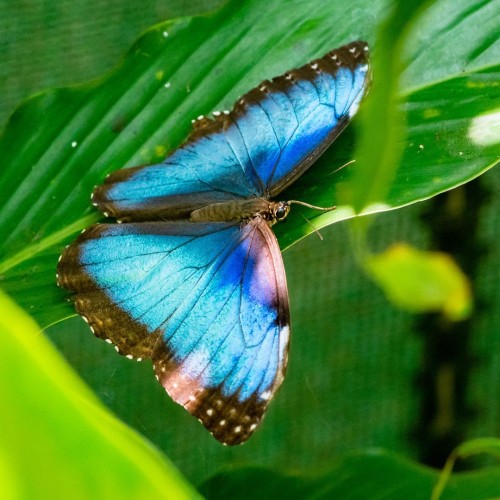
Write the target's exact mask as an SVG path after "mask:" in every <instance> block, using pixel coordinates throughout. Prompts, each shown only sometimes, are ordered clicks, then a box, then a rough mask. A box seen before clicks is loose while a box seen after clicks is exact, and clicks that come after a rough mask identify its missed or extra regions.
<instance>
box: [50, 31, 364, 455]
mask: <svg viewBox="0 0 500 500" xmlns="http://www.w3.org/2000/svg"><path fill="white" fill-rule="evenodd" d="M369 82H370V69H369V62H368V46H367V44H366V43H365V42H361V41H356V42H352V43H350V44H348V45H344V46H343V47H340V48H338V49H336V50H333V51H332V52H329V53H328V54H326V55H325V56H324V57H322V58H320V59H316V60H314V61H312V62H310V63H309V64H306V65H305V66H302V67H300V68H298V69H294V70H291V71H288V72H287V73H285V74H284V75H282V76H279V77H277V78H274V79H272V80H271V81H267V80H266V81H264V82H262V83H261V84H260V85H258V86H257V87H256V88H254V89H253V90H251V91H250V92H248V93H247V94H245V95H244V96H243V97H241V98H240V99H239V100H238V101H237V102H236V104H235V105H234V108H233V109H232V111H229V112H228V111H224V112H223V113H220V112H215V113H213V115H214V116H213V118H206V117H199V118H198V119H197V120H195V121H194V127H193V131H192V133H191V135H190V136H189V138H188V139H187V140H186V142H185V143H184V144H183V145H181V146H180V147H179V148H178V149H176V150H175V151H173V152H172V153H171V154H170V155H169V156H168V157H167V158H166V160H164V162H163V163H160V164H157V165H150V166H141V167H133V168H126V169H122V170H118V171H116V172H113V173H112V174H110V175H109V176H108V177H107V178H106V179H105V181H104V183H103V184H102V185H100V186H98V187H96V188H95V190H94V192H93V194H92V201H93V204H94V205H95V206H96V207H97V208H98V209H99V210H101V211H102V212H103V213H104V215H105V216H106V217H113V218H116V219H117V221H118V222H120V224H112V223H111V224H109V223H102V224H96V225H93V226H91V227H90V228H88V229H86V230H85V231H83V233H82V234H81V235H80V236H79V237H78V238H77V239H76V240H75V241H74V242H73V243H72V244H70V245H69V246H68V247H66V249H65V250H64V251H63V253H62V255H61V257H60V259H59V263H58V270H57V281H58V284H59V285H60V286H62V287H63V288H65V289H67V290H69V291H71V292H73V295H72V300H73V301H74V304H75V307H76V310H77V312H78V313H79V314H80V315H81V316H82V317H83V318H84V319H85V321H86V322H87V323H88V324H89V325H90V328H91V329H92V331H93V332H94V334H95V335H96V336H97V337H99V338H101V339H104V340H106V342H109V343H110V344H113V345H114V346H115V349H116V350H117V351H118V352H119V353H120V354H122V355H124V356H126V357H127V358H130V359H137V360H138V361H139V360H142V359H146V358H149V359H151V360H152V362H153V366H154V371H155V374H156V378H157V379H158V381H159V382H160V384H161V385H162V386H163V387H164V388H165V389H166V391H167V392H168V394H169V395H170V397H171V398H172V399H173V400H174V401H176V402H177V403H179V404H181V405H182V406H184V407H185V408H186V409H187V410H188V411H189V412H190V413H191V414H193V415H194V416H195V417H197V418H198V419H199V420H200V421H201V422H202V423H203V425H204V426H205V427H206V428H207V429H208V430H209V431H210V432H211V433H212V435H213V436H214V437H215V438H216V439H217V440H219V441H220V442H222V443H223V444H228V445H234V444H239V443H243V442H244V441H246V440H247V439H248V438H249V437H250V435H251V434H252V433H253V431H254V430H255V429H256V428H257V426H258V425H259V423H260V422H261V420H262V418H263V416H264V414H265V412H266V409H267V407H268V405H269V402H270V401H271V399H272V398H273V396H274V395H275V393H276V391H277V390H278V388H279V387H280V385H281V383H282V381H283V378H284V376H285V371H286V367H287V359H288V347H289V336H290V313H289V302H288V292H287V285H286V276H285V270H284V266H283V260H282V257H281V252H280V249H279V246H278V242H277V240H276V237H275V236H274V233H273V232H272V230H271V226H272V225H273V224H275V223H276V222H278V221H281V220H283V219H285V218H286V216H287V214H288V212H289V210H290V205H291V203H293V201H292V202H290V201H273V199H274V198H275V197H276V196H277V195H278V194H279V193H280V192H281V191H283V189H285V188H286V187H287V186H289V185H290V184H291V183H293V182H294V181H295V180H296V179H297V178H298V177H299V176H300V175H302V174H303V173H304V171H305V170H306V169H307V168H309V166H310V165H311V164H312V163H313V162H314V161H315V160H316V159H317V158H318V157H319V156H320V155H321V154H322V153H323V152H324V150H325V149H326V148H327V147H328V145H329V144H330V143H331V142H332V141H333V140H334V139H335V138H336V137H337V136H338V135H339V134H340V132H341V131H342V130H343V129H344V128H345V126H346V125H347V123H348V122H349V120H350V119H351V118H352V116H353V115H354V114H355V112H356V110H357V109H358V107H359V104H360V101H361V99H362V98H363V96H364V95H365V93H366V91H367V88H368V86H369Z"/></svg>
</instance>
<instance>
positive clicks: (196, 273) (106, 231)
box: [58, 218, 289, 444]
mask: <svg viewBox="0 0 500 500" xmlns="http://www.w3.org/2000/svg"><path fill="white" fill-rule="evenodd" d="M58 281H59V284H60V285H61V286H63V287H64V288H66V289H69V290H71V291H73V292H74V294H75V295H74V301H75V305H76V308H77V310H78V312H79V313H80V314H81V315H82V316H83V317H84V318H85V319H86V321H87V322H88V323H89V324H90V326H91V328H92V330H93V331H94V333H95V334H96V335H97V336H98V337H101V338H104V339H107V340H108V341H109V342H111V343H113V344H114V345H115V348H116V349H117V350H118V351H119V352H120V353H121V354H123V355H125V356H127V357H130V358H151V359H152V360H153V363H154V367H155V372H156V375H157V377H158V379H159V381H160V383H161V384H162V385H163V386H164V387H165V389H166V390H167V392H168V393H169V394H170V396H171V397H172V398H173V399H174V400H175V401H176V402H178V403H180V404H181V405H183V406H184V407H185V408H186V409H187V410H188V411H189V412H190V413H192V414H193V415H195V416H196V417H197V418H198V419H200V420H201V421H202V423H203V424H204V425H205V427H207V429H208V430H209V431H210V432H211V433H212V434H213V435H214V436H215V437H216V438H217V439H218V440H219V441H221V442H223V443H226V444H238V443H241V442H243V441H245V440H246V439H248V437H249V436H250V435H251V434H252V432H253V430H254V429H255V428H256V427H257V425H258V424H259V422H260V420H261V419H262V416H263V414H264V412H265V410H266V408H267V405H268V403H269V401H270V400H271V398H272V397H273V395H274V393H275V392H276V390H277V389H278V387H279V386H280V384H281V382H282V380H283V376H284V373H285V369H286V364H287V354H288V332H289V327H288V325H289V307H288V294H287V289H286V279H285V272H284V268H283V262H282V258H281V253H280V250H279V247H278V243H277V241H276V238H275V236H274V234H273V233H272V231H271V230H270V228H269V226H268V225H267V223H266V222H264V221H263V220H262V219H260V218H255V219H253V220H251V221H250V222H248V223H247V224H245V225H244V226H243V227H240V224H230V223H212V224H200V223H190V222H171V223H161V222H147V223H146V222H144V223H131V224H114V225H110V224H99V225H96V226H92V227H91V228H89V229H88V230H87V231H85V232H84V233H82V235H81V236H80V237H79V238H78V239H77V240H76V241H75V242H74V243H73V244H72V245H70V246H69V247H67V249H66V250H65V251H64V253H63V255H62V257H61V259H60V262H59V265H58Z"/></svg>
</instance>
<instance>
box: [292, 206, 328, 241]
mask: <svg viewBox="0 0 500 500" xmlns="http://www.w3.org/2000/svg"><path fill="white" fill-rule="evenodd" d="M298 212H299V214H300V216H301V217H303V218H304V220H305V221H306V222H307V223H308V224H309V225H310V226H311V227H312V228H313V231H314V232H315V233H316V234H317V235H318V237H319V239H320V240H321V241H323V236H321V233H320V232H319V229H317V228H316V227H315V226H314V224H313V223H312V222H311V221H310V220H309V219H308V218H307V217H306V216H305V215H304V214H303V213H302V212H300V211H298Z"/></svg>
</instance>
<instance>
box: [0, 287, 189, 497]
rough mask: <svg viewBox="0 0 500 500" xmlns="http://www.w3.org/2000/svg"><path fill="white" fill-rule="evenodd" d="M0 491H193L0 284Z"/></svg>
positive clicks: (35, 494)
mask: <svg viewBox="0 0 500 500" xmlns="http://www.w3.org/2000/svg"><path fill="white" fill-rule="evenodd" d="M0 310H1V311H2V314H1V315H0V336H1V338H2V342H1V343H0V400H1V401H2V411H0V427H1V429H2V432H0V498H5V499H10V498H12V499H14V498H16V499H24V498H26V499H33V498H38V499H43V498H47V499H48V498H51V499H57V498H61V499H62V498H72V499H79V498H81V499H88V498H175V499H181V498H195V497H196V496H197V494H196V492H195V491H194V490H193V489H192V488H191V487H190V486H189V485H188V483H186V482H185V481H184V479H183V478H182V477H181V476H180V474H179V473H178V472H177V471H176V470H175V469H174V467H173V466H172V465H171V464H170V463H168V462H167V461H166V459H164V458H162V457H161V456H160V455H159V453H158V452H157V451H156V450H155V449H153V448H152V446H151V445H150V444H149V443H147V442H145V441H144V440H143V439H142V438H141V437H140V436H138V435H137V434H136V433H135V432H134V431H132V430H131V429H129V428H128V427H126V426H125V425H124V424H123V423H122V422H120V421H119V420H118V419H116V418H115V417H113V416H112V415H111V414H110V413H109V412H108V411H107V410H105V409H104V407H103V406H102V405H101V404H100V403H99V402H98V401H97V400H96V398H95V396H94V395H93V394H92V393H91V392H90V391H89V389H88V388H87V387H86V386H85V384H83V383H82V381H81V380H80V379H78V377H77V376H76V375H75V374H74V372H73V371H72V369H71V368H70V367H69V366H68V364H67V363H66V362H65V361H64V360H63V359H62V358H61V356H60V354H59V353H58V352H57V351H56V350H55V349H54V348H53V347H52V346H51V345H50V344H49V343H48V342H47V340H46V339H45V338H44V337H43V336H42V335H40V330H39V328H38V327H37V325H36V324H35V323H34V322H33V320H31V319H30V318H29V316H27V315H26V313H25V312H24V311H22V310H21V309H20V308H19V307H18V306H17V305H15V304H14V303H13V302H12V301H11V300H10V299H8V298H7V297H6V296H5V294H4V293H3V292H0Z"/></svg>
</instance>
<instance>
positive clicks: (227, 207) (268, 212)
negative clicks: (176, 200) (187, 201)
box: [190, 198, 290, 225]
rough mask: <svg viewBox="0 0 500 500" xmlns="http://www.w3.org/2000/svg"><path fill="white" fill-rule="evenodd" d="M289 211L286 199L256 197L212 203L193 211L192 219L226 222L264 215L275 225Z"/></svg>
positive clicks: (195, 220)
mask: <svg viewBox="0 0 500 500" xmlns="http://www.w3.org/2000/svg"><path fill="white" fill-rule="evenodd" d="M289 211H290V205H289V204H288V203H287V202H285V201H269V200H265V199H264V198H254V199H249V200H231V201H226V202H222V203H212V204H211V205H207V206H206V207H203V208H199V209H197V210H194V211H193V212H191V215H190V219H191V220H192V221H193V222H224V221H233V220H234V221H240V220H248V219H252V218H253V217H262V218H263V219H264V220H266V221H267V222H268V223H269V224H270V225H273V224H274V223H276V222H278V221H280V220H283V219H284V218H285V217H286V216H287V215H288V212H289Z"/></svg>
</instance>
